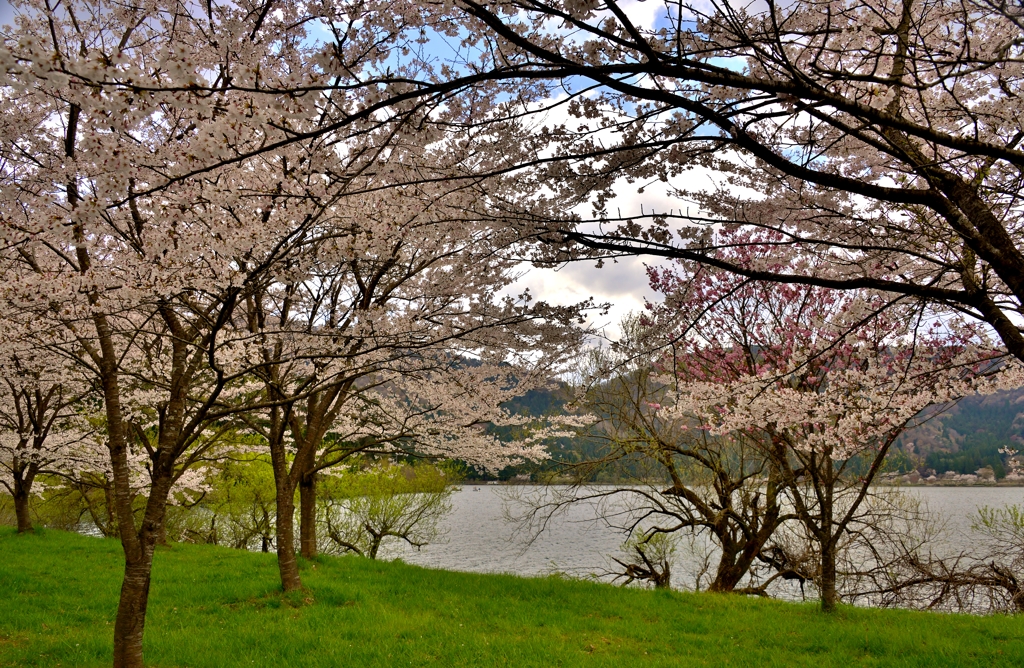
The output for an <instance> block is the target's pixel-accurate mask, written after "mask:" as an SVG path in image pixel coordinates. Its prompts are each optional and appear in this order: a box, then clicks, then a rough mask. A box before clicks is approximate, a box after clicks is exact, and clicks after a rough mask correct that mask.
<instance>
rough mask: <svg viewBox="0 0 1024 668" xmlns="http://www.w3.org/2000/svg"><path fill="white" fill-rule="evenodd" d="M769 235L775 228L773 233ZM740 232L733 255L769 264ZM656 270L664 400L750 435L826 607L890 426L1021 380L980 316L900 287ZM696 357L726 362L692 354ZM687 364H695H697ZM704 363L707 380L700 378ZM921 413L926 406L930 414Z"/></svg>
mask: <svg viewBox="0 0 1024 668" xmlns="http://www.w3.org/2000/svg"><path fill="white" fill-rule="evenodd" d="M768 238H769V240H770V239H771V238H773V237H770V236H769V237H768ZM756 242H757V239H756V238H754V239H748V243H746V244H745V245H744V248H745V251H744V252H743V254H742V255H741V254H737V256H735V257H733V258H731V259H732V261H733V262H735V263H737V264H741V265H742V264H747V263H752V262H763V263H764V266H767V267H769V268H773V269H776V268H777V264H776V262H775V261H774V260H773V259H772V258H771V255H770V254H771V253H772V251H773V247H772V244H771V243H768V244H763V245H762V244H757V243H756ZM679 269H680V271H678V273H677V271H673V270H664V271H660V270H652V272H651V273H652V280H653V282H654V284H655V285H656V286H658V287H659V289H661V290H663V291H664V292H665V294H666V302H665V304H664V306H663V307H659V308H658V309H657V314H658V317H659V318H662V319H664V320H665V321H666V322H675V323H677V324H678V327H679V329H678V330H677V331H680V336H679V338H678V340H677V341H676V342H675V343H674V344H673V348H672V350H671V355H670V359H671V360H672V361H671V363H670V365H669V367H668V369H669V370H671V369H678V368H686V369H687V371H688V372H689V373H690V375H689V376H687V377H685V378H683V377H673V375H669V376H668V379H667V380H666V382H676V381H678V382H677V386H676V388H674V390H673V393H672V398H671V400H670V401H669V402H667V405H666V406H665V407H664V408H663V409H662V410H663V411H664V412H665V413H666V414H667V415H676V414H678V415H681V416H697V417H698V419H699V421H700V423H701V424H700V428H701V429H704V430H707V431H708V432H709V433H711V434H718V435H728V434H736V435H758V436H759V438H760V439H761V441H762V442H763V448H764V450H765V455H766V456H768V457H770V458H771V459H772V461H773V462H774V464H775V465H776V466H778V467H779V470H780V475H781V481H782V484H783V485H784V486H785V487H786V490H787V494H788V497H789V502H791V503H792V507H793V510H794V511H795V514H796V515H797V517H798V518H799V521H800V522H801V524H802V525H803V526H804V529H805V530H806V532H807V533H808V535H809V536H811V537H812V539H813V542H814V545H815V548H816V554H817V559H818V561H819V564H818V577H817V583H816V584H817V585H818V587H819V589H820V592H821V601H822V607H823V608H824V609H825V610H831V609H833V608H834V607H835V604H836V602H837V594H836V557H837V547H838V545H839V543H840V542H841V541H842V539H843V537H844V536H845V535H846V533H847V532H849V531H851V530H853V528H854V527H855V526H856V525H857V524H858V522H861V521H864V517H863V516H862V514H861V513H860V511H861V510H862V508H863V507H864V505H863V504H864V501H865V499H866V498H867V497H868V495H869V492H870V485H871V483H872V482H873V480H874V478H875V476H876V474H877V473H878V472H879V471H880V470H881V467H882V466H883V463H884V461H885V457H886V454H887V453H888V451H889V449H890V447H891V446H892V444H893V442H894V441H895V439H896V438H897V436H898V435H899V434H900V433H901V432H902V431H903V430H904V429H906V428H907V427H908V426H909V425H911V424H913V423H914V421H915V420H919V419H924V417H923V415H922V411H923V410H924V409H925V408H926V407H928V406H931V405H934V404H939V405H941V404H944V403H948V402H953V401H956V400H957V399H958V398H960V397H962V396H966V395H967V394H971V393H974V392H979V391H982V392H987V391H994V390H995V389H998V388H999V387H1002V386H1004V385H1005V384H1011V385H1012V384H1014V383H1018V382H1019V380H1020V374H1019V372H1018V371H1017V369H1016V368H1015V367H1012V365H1011V368H1004V369H1003V370H1002V372H1001V373H991V374H990V375H985V372H992V371H993V370H994V368H995V367H994V366H993V365H994V364H995V362H994V360H998V359H1000V358H1001V357H1002V355H1003V353H1001V352H1000V351H999V349H997V348H995V347H993V346H992V345H991V344H990V343H988V342H987V340H986V338H985V336H984V333H983V331H982V330H980V329H979V328H978V327H971V326H969V325H967V324H966V323H963V322H957V321H954V320H951V319H948V318H940V319H933V320H932V322H931V323H930V324H929V325H927V326H926V325H925V321H926V320H927V319H928V317H929V312H928V310H927V308H925V307H923V306H921V305H920V304H918V303H905V300H904V299H903V298H901V297H899V296H895V297H894V296H892V295H889V296H886V295H875V294H871V293H866V292H862V293H855V292H845V293H844V292H839V291H836V290H828V289H823V288H814V287H803V286H795V285H786V286H778V285H773V284H771V283H765V282H759V281H751V280H750V279H746V278H743V277H742V276H737V275H736V274H729V273H726V272H723V271H721V270H715V269H709V268H707V267H702V266H700V265H696V264H688V265H681V266H680V267H679ZM693 356H697V357H699V359H702V360H705V362H706V363H711V364H712V365H713V368H715V367H717V368H720V369H724V370H726V371H725V372H724V373H722V372H717V371H716V372H714V373H707V372H706V371H705V369H707V368H708V367H706V366H698V367H695V366H694V365H692V364H691V365H687V363H686V360H688V359H691V358H692V357H693ZM694 372H696V373H694ZM704 374H706V377H702V375H704ZM929 414H930V413H929Z"/></svg>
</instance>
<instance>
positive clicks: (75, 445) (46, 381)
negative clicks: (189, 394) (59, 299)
mask: <svg viewBox="0 0 1024 668" xmlns="http://www.w3.org/2000/svg"><path fill="white" fill-rule="evenodd" d="M4 348H5V351H4V358H3V361H2V362H0V375H2V376H3V382H2V385H0V430H2V432H0V471H2V472H3V474H4V476H3V478H0V484H3V486H4V488H5V489H6V490H7V492H8V493H9V494H10V495H11V497H12V499H13V500H14V510H15V516H16V518H17V525H18V533H24V532H26V531H31V529H32V520H31V515H30V512H29V500H30V498H31V496H32V494H33V493H34V490H33V485H34V483H36V480H37V478H38V477H39V476H46V475H53V474H60V475H66V476H69V477H73V476H74V475H75V473H76V472H78V471H81V470H82V469H83V468H89V467H90V465H95V463H96V461H97V460H99V462H102V459H101V458H99V457H97V455H101V454H102V453H98V452H97V451H96V450H95V448H92V447H90V446H91V445H92V439H91V436H92V432H93V431H94V429H93V428H92V427H91V426H90V425H89V423H88V421H87V420H86V419H85V416H84V415H83V413H84V412H85V410H83V407H82V406H81V403H82V401H83V399H84V398H85V396H86V395H87V394H89V393H90V391H91V388H89V387H88V386H85V385H83V384H82V383H81V382H78V381H77V379H76V373H75V372H76V371H77V370H76V369H75V368H74V367H73V366H70V368H69V365H68V364H67V363H65V362H64V360H61V359H59V358H55V357H54V356H52V355H47V354H46V353H47V351H45V350H32V349H30V348H26V347H22V346H19V345H18V342H17V341H10V340H8V341H5V342H4Z"/></svg>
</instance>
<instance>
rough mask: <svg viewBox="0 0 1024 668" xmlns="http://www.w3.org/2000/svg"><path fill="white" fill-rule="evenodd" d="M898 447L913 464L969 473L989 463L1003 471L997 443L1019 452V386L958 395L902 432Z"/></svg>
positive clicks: (1023, 422)
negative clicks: (948, 405)
mask: <svg viewBox="0 0 1024 668" xmlns="http://www.w3.org/2000/svg"><path fill="white" fill-rule="evenodd" d="M897 446H898V447H899V448H900V450H901V451H902V452H903V453H904V454H905V455H907V458H908V459H909V460H910V461H912V462H914V463H915V464H916V465H917V466H918V467H919V468H929V469H935V470H936V471H937V472H939V473H943V472H945V471H956V472H957V473H973V472H974V471H976V470H978V469H979V468H982V467H984V466H991V467H992V468H993V469H994V470H995V472H996V476H997V477H1003V476H1004V475H1005V467H1004V464H1003V462H1004V461H1005V459H1006V457H1005V456H1003V455H1001V454H1000V453H999V448H1002V447H1005V446H1010V447H1012V448H1014V449H1017V450H1022V451H1024V388H1018V389H1016V390H1010V391H1007V392H997V393H996V394H991V395H985V396H972V397H966V398H964V399H962V400H961V401H960V402H959V403H958V404H956V405H955V406H953V407H952V408H951V409H949V410H948V411H947V412H946V413H944V414H942V415H940V416H938V417H936V418H934V419H932V420H929V421H928V422H926V423H925V424H923V425H921V426H920V427H918V428H916V429H912V430H910V431H908V432H907V433H905V434H903V436H901V437H900V439H899V441H898V442H897Z"/></svg>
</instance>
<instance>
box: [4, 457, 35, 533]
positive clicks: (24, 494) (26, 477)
mask: <svg viewBox="0 0 1024 668" xmlns="http://www.w3.org/2000/svg"><path fill="white" fill-rule="evenodd" d="M37 471H38V468H37V464H36V463H34V462H32V463H29V464H28V465H26V464H25V462H24V460H21V461H20V462H19V459H18V458H17V457H15V459H14V489H12V490H11V492H12V493H11V497H12V498H13V499H14V515H15V517H17V520H18V533H27V532H29V531H32V516H31V515H30V514H29V507H28V500H29V496H30V495H31V493H32V482H33V481H34V480H35V477H36V473H37Z"/></svg>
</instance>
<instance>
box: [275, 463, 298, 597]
mask: <svg viewBox="0 0 1024 668" xmlns="http://www.w3.org/2000/svg"><path fill="white" fill-rule="evenodd" d="M275 520H276V529H277V568H278V570H279V571H280V572H281V587H282V588H283V589H284V590H285V591H295V590H297V589H301V588H302V580H301V579H300V578H299V563H298V561H297V560H296V558H295V490H294V489H293V488H292V486H291V485H289V484H288V479H287V477H286V478H285V480H283V481H281V483H279V484H278V486H277V517H276V518H275Z"/></svg>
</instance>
